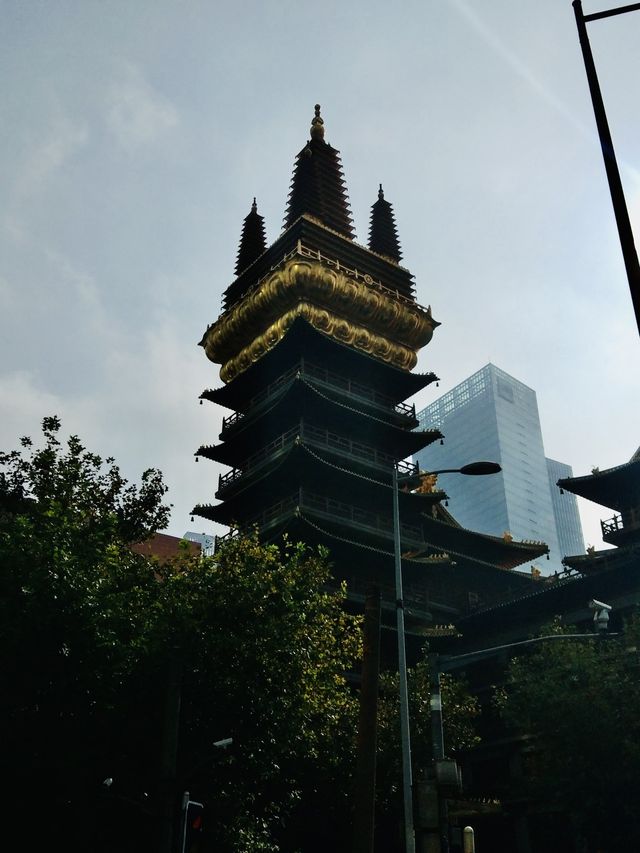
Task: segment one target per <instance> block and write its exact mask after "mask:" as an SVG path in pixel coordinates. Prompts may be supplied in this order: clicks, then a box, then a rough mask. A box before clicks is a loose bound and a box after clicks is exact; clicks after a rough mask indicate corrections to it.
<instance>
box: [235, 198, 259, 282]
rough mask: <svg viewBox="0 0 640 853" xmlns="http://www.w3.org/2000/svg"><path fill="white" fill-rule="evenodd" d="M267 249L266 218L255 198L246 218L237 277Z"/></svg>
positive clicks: (237, 262) (237, 260) (241, 239)
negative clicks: (262, 214)
mask: <svg viewBox="0 0 640 853" xmlns="http://www.w3.org/2000/svg"><path fill="white" fill-rule="evenodd" d="M266 248H267V241H266V238H265V234H264V218H263V217H262V216H260V214H259V213H258V205H257V204H256V200H255V198H254V199H253V204H252V205H251V210H250V211H249V215H248V216H245V219H244V224H243V226H242V236H241V237H240V248H239V249H238V257H237V259H236V270H235V272H236V275H240V273H241V272H242V271H243V270H246V268H247V267H248V266H250V265H251V264H252V263H253V262H254V261H255V260H256V259H257V258H259V257H260V255H261V254H262V253H263V252H264V251H265V249H266Z"/></svg>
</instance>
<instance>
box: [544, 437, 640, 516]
mask: <svg viewBox="0 0 640 853" xmlns="http://www.w3.org/2000/svg"><path fill="white" fill-rule="evenodd" d="M558 486H560V488H561V489H566V491H567V492H572V493H573V494H574V495H580V497H582V498H586V499H587V500H590V501H593V502H594V503H597V504H600V505H601V506H606V507H609V508H610V509H617V510H619V511H622V510H625V509H629V508H631V507H634V506H638V504H640V449H639V450H638V451H636V453H634V455H633V456H632V457H631V459H630V460H629V462H625V463H624V464H623V465H617V466H616V467H615V468H607V469H606V470H604V471H598V470H595V471H594V473H592V474H587V475H586V476H584V477H567V478H566V479H563V480H558Z"/></svg>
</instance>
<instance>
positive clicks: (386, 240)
mask: <svg viewBox="0 0 640 853" xmlns="http://www.w3.org/2000/svg"><path fill="white" fill-rule="evenodd" d="M369 248H370V249H371V251H372V252H377V253H378V254H379V255H384V256H385V257H387V258H391V260H393V261H395V262H396V263H399V262H400V260H401V258H402V253H401V252H400V241H399V240H398V232H397V231H396V223H395V219H394V216H393V208H392V207H391V205H390V204H389V202H388V201H387V200H386V199H385V197H384V192H383V191H382V184H380V189H379V190H378V200H377V202H376V203H375V204H374V205H373V207H372V208H371V222H370V224H369Z"/></svg>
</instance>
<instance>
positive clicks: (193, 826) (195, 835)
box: [181, 791, 204, 853]
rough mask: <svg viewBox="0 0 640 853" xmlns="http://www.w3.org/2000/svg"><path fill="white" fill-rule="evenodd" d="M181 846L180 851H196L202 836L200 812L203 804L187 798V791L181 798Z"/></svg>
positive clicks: (186, 852)
mask: <svg viewBox="0 0 640 853" xmlns="http://www.w3.org/2000/svg"><path fill="white" fill-rule="evenodd" d="M182 810H183V811H182V821H183V824H182V827H183V828H182V847H181V853H198V850H199V849H200V838H201V836H202V813H203V812H204V806H203V804H202V803H197V802H195V800H190V799H189V792H188V791H185V792H184V798H183V800H182Z"/></svg>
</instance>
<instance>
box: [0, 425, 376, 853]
mask: <svg viewBox="0 0 640 853" xmlns="http://www.w3.org/2000/svg"><path fill="white" fill-rule="evenodd" d="M43 427H44V446H43V447H41V448H35V447H34V445H33V444H32V442H31V441H30V440H29V439H24V440H23V442H22V450H21V451H14V452H11V453H3V454H0V594H1V595H0V664H1V666H2V673H3V676H4V678H3V681H4V683H5V685H6V687H5V689H4V690H3V693H2V696H1V699H0V721H1V723H2V727H3V734H4V740H5V743H6V745H7V747H6V750H5V754H4V756H3V758H4V764H5V773H6V774H7V777H8V778H10V779H11V780H12V788H13V791H14V796H13V798H12V799H11V801H10V802H9V803H8V804H7V803H6V804H5V805H8V808H9V810H10V812H12V813H13V815H14V820H15V822H16V825H24V826H29V827H30V829H29V831H30V832H31V833H33V832H34V830H33V829H31V826H32V825H33V822H32V821H30V820H29V816H30V814H32V813H33V811H36V812H37V814H38V816H39V817H38V825H39V826H40V827H41V830H42V838H39V839H36V838H35V836H34V837H31V836H30V837H28V838H26V839H25V843H23V844H22V846H23V847H26V848H27V849H31V848H32V847H33V848H38V847H39V846H41V845H42V843H44V842H45V840H46V838H51V837H55V838H62V837H64V839H65V846H66V849H67V850H69V851H74V850H76V849H77V850H80V849H82V850H87V849H90V850H93V851H101V850H104V851H107V850H118V851H123V852H124V851H128V850H136V851H143V850H146V849H148V850H156V849H158V845H157V842H156V837H155V835H154V833H155V829H156V826H157V824H158V819H157V816H158V813H159V808H160V803H161V802H162V790H163V785H162V782H163V780H162V778H161V776H162V760H161V756H162V755H163V731H164V730H166V725H165V723H166V719H167V714H166V711H165V708H166V707H167V698H168V697H169V695H170V691H169V689H168V686H167V684H168V678H169V676H171V677H172V678H174V677H177V678H178V680H179V683H180V685H181V699H182V707H181V715H180V720H181V725H180V731H179V751H178V766H177V779H176V780H175V785H174V793H175V794H178V793H179V792H180V791H182V790H185V789H188V790H189V791H190V792H191V795H192V796H193V797H194V798H195V799H199V800H201V801H203V802H204V803H205V804H206V823H205V827H206V833H205V837H204V838H203V842H204V843H203V849H210V850H212V849H221V850H237V851H254V850H256V851H257V850H276V849H288V850H296V849H300V848H301V846H302V843H303V841H302V840H303V839H305V840H306V841H307V842H309V840H311V841H310V843H311V846H309V843H307V844H305V849H314V847H313V843H314V841H315V842H316V843H317V845H318V847H322V846H324V847H325V848H326V847H327V846H329V847H332V849H338V848H339V844H336V843H334V842H335V840H336V839H335V837H336V832H337V828H338V827H341V828H343V827H344V824H345V822H346V821H347V816H348V808H349V795H350V785H351V782H350V774H351V769H352V763H353V742H354V732H355V726H356V701H355V698H354V696H353V695H352V693H351V691H350V690H349V689H348V688H347V685H346V681H345V676H344V674H345V672H346V671H348V670H350V669H352V668H353V665H354V662H355V659H356V658H357V657H358V655H359V654H360V635H359V623H358V620H357V619H355V618H353V617H350V616H348V615H347V614H345V612H344V610H343V607H342V602H343V594H342V593H337V594H336V593H328V592H326V591H324V587H325V584H326V582H327V580H328V578H329V568H328V564H327V559H326V554H324V553H323V552H312V551H309V550H308V549H306V548H305V547H304V546H302V545H291V544H290V545H286V546H285V547H284V548H283V549H282V550H279V549H278V548H276V547H275V546H263V545H261V544H260V543H259V542H258V541H257V539H256V537H249V538H248V539H243V538H234V539H230V540H229V541H228V542H227V544H226V545H225V547H224V548H223V549H222V550H221V551H220V552H219V553H217V554H216V557H215V559H212V558H209V559H205V558H199V557H198V558H195V557H192V556H190V555H189V553H188V551H187V550H186V549H185V551H184V552H183V553H182V554H181V555H180V556H179V557H178V558H176V559H175V560H173V561H172V562H170V563H165V564H164V565H160V564H158V563H157V562H156V563H154V562H150V561H149V560H147V559H145V558H143V557H141V556H139V555H138V554H135V553H134V552H133V551H132V550H131V548H130V544H131V543H132V542H136V541H141V540H144V539H146V538H147V537H148V536H149V534H150V533H151V532H152V531H154V530H156V529H157V528H158V527H162V526H164V525H165V524H166V521H167V518H168V508H167V507H166V506H165V505H163V503H162V498H163V495H164V493H165V491H166V489H165V486H164V485H163V483H162V479H161V476H160V474H159V473H158V472H157V471H148V472H145V474H143V477H142V483H141V485H140V487H135V486H131V485H128V484H127V483H126V481H125V480H124V479H123V478H122V476H121V475H120V472H119V471H118V468H117V467H116V466H115V465H114V464H113V460H111V459H108V460H106V462H105V463H103V462H102V460H101V459H100V458H99V457H98V456H96V455H94V454H91V453H89V452H88V451H86V450H85V448H84V447H83V446H82V445H81V443H80V441H79V440H78V439H77V438H75V437H72V438H70V439H69V440H68V442H67V443H66V446H64V447H63V445H62V444H61V443H60V441H59V439H58V432H59V428H60V424H59V421H58V420H57V419H56V418H48V419H46V420H45V421H44V424H43ZM226 737H233V739H234V747H233V749H232V750H231V751H230V752H228V753H226V752H223V751H221V750H218V749H216V748H215V747H214V746H213V742H214V741H216V740H219V739H221V738H226ZM165 758H166V756H165ZM165 763H166V762H165ZM107 777H108V778H112V779H113V780H114V781H113V784H112V785H111V787H109V788H108V789H107V788H104V786H103V785H102V781H103V780H104V779H105V778H107ZM31 842H32V843H31Z"/></svg>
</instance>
